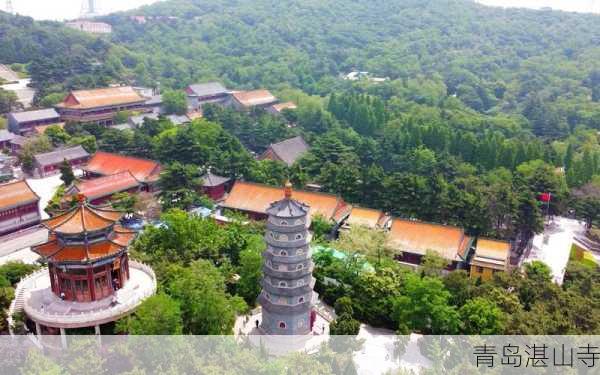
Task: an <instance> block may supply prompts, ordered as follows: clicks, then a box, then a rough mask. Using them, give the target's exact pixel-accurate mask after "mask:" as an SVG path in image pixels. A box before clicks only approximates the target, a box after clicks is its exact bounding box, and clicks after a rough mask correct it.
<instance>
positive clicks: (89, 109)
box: [56, 86, 147, 125]
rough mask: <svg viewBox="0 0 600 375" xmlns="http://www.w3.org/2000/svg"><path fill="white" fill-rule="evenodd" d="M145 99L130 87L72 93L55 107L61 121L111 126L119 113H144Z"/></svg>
mask: <svg viewBox="0 0 600 375" xmlns="http://www.w3.org/2000/svg"><path fill="white" fill-rule="evenodd" d="M146 101H147V98H144V97H142V96H141V95H140V94H139V93H138V92H137V91H135V90H134V89H133V88H132V87H129V86H126V87H109V88H102V89H93V90H78V91H72V92H71V93H70V94H69V95H67V97H66V98H65V99H64V100H63V102H62V103H59V104H57V105H56V110H57V111H58V113H59V114H60V118H61V120H62V121H65V122H66V121H72V122H79V123H97V124H100V125H113V123H114V117H115V115H116V114H117V112H120V111H141V112H144V111H146V108H145V105H146Z"/></svg>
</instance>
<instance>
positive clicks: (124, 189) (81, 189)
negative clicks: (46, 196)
mask: <svg viewBox="0 0 600 375" xmlns="http://www.w3.org/2000/svg"><path fill="white" fill-rule="evenodd" d="M141 187H142V183H141V182H139V181H138V180H136V178H135V177H134V176H133V175H132V174H131V173H130V172H129V171H125V172H120V173H115V174H113V175H110V176H103V177H98V178H93V179H91V180H82V181H77V182H75V183H74V184H73V185H71V186H70V187H69V188H67V190H66V191H65V197H66V198H68V199H67V200H69V201H70V200H71V199H70V198H73V197H76V196H78V195H83V196H84V197H85V198H86V199H87V200H88V201H89V202H90V203H91V204H94V205H99V204H103V203H106V202H108V201H110V199H111V198H112V196H113V195H114V194H117V193H130V194H135V193H138V192H139V191H140V189H141Z"/></svg>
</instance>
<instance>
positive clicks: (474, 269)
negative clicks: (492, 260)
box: [470, 265, 494, 281]
mask: <svg viewBox="0 0 600 375" xmlns="http://www.w3.org/2000/svg"><path fill="white" fill-rule="evenodd" d="M478 268H479V266H475V265H472V266H471V273H470V275H471V278H473V279H476V278H478V277H479V278H481V280H482V281H488V280H491V279H492V276H494V269H493V268H487V267H482V268H483V270H482V272H478Z"/></svg>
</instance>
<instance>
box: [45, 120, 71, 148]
mask: <svg viewBox="0 0 600 375" xmlns="http://www.w3.org/2000/svg"><path fill="white" fill-rule="evenodd" d="M44 135H45V136H47V137H48V138H49V139H50V142H52V144H53V145H54V146H55V147H58V146H60V145H64V144H66V143H67V142H69V140H70V138H71V136H69V133H67V132H66V131H65V130H64V129H63V128H61V127H60V126H59V125H52V126H49V127H47V128H46V130H44Z"/></svg>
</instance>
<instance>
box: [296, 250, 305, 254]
mask: <svg viewBox="0 0 600 375" xmlns="http://www.w3.org/2000/svg"><path fill="white" fill-rule="evenodd" d="M296 255H304V249H298V250H297V251H296Z"/></svg>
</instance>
